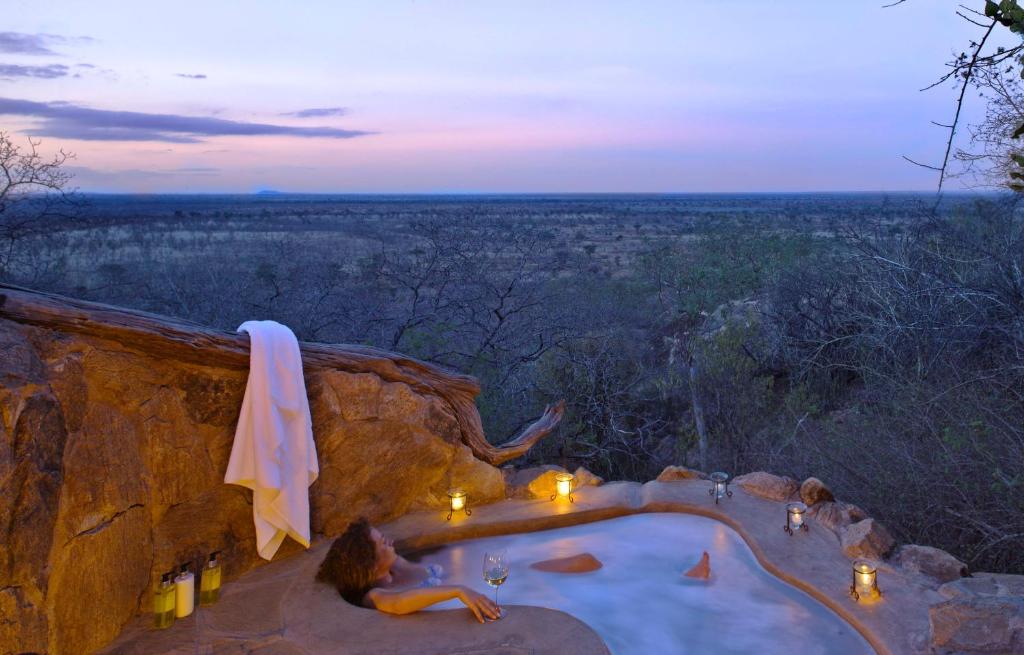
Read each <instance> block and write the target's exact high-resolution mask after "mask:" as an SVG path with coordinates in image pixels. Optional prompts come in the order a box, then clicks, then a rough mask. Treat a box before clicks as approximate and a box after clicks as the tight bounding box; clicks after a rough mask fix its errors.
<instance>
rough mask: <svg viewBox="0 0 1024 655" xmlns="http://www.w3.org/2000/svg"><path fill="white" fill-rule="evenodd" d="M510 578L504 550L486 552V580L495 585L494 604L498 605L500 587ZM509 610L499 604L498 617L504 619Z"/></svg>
mask: <svg viewBox="0 0 1024 655" xmlns="http://www.w3.org/2000/svg"><path fill="white" fill-rule="evenodd" d="M507 579H508V556H507V555H506V554H505V553H504V552H500V553H485V554H484V582H486V583H487V584H489V585H491V586H492V587H494V604H495V605H498V587H500V586H501V585H503V584H505V580H507ZM506 614H508V612H507V611H505V610H504V609H502V608H501V606H500V605H498V618H499V619H503V618H505V615H506Z"/></svg>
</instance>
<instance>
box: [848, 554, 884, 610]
mask: <svg viewBox="0 0 1024 655" xmlns="http://www.w3.org/2000/svg"><path fill="white" fill-rule="evenodd" d="M881 595H882V592H881V590H879V588H878V569H877V567H875V565H874V564H873V563H872V562H869V561H867V560H863V559H859V560H855V561H854V562H853V582H851V583H850V596H851V597H852V598H853V599H854V600H858V601H859V600H871V599H874V598H879V597H881Z"/></svg>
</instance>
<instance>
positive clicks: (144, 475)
mask: <svg viewBox="0 0 1024 655" xmlns="http://www.w3.org/2000/svg"><path fill="white" fill-rule="evenodd" d="M5 293H7V290H5V289H3V288H0V539H2V542H0V646H2V647H0V652H2V653H7V652H9V649H8V645H9V644H16V645H17V646H16V648H15V649H14V651H13V652H19V653H20V652H38V653H44V652H45V653H49V654H50V655H62V654H75V655H78V654H79V653H90V652H92V651H94V650H96V649H98V648H100V647H101V646H103V645H104V644H105V643H107V642H108V641H110V640H111V639H112V638H114V637H115V636H116V635H117V634H118V632H119V631H120V630H121V629H122V627H123V626H124V624H125V623H126V622H127V621H129V620H130V619H131V618H132V617H133V616H134V615H135V614H136V613H138V612H140V611H143V612H146V611H149V608H150V606H151V602H152V596H151V589H152V587H153V585H154V583H155V582H156V581H158V580H159V577H160V574H161V573H163V572H166V571H170V570H171V569H172V568H176V567H177V565H180V564H182V563H185V562H192V563H194V564H198V563H199V562H200V561H201V560H202V559H203V558H205V557H206V555H208V554H209V553H210V552H212V551H215V550H219V551H221V552H222V562H223V566H224V575H225V577H226V579H233V578H235V577H237V576H238V575H240V574H241V573H243V572H244V571H246V570H247V569H250V568H252V567H254V566H256V565H258V564H259V563H260V562H261V560H260V559H259V558H258V556H257V554H256V551H255V536H254V528H253V522H252V504H251V502H252V501H251V492H250V491H248V490H246V489H243V488H241V487H236V486H231V485H225V484H224V483H223V475H224V470H225V468H226V466H227V460H228V456H229V454H230V452H231V445H232V440H233V437H234V425H235V421H236V420H237V416H238V410H239V408H240V406H241V401H242V395H243V393H244V390H245V383H246V377H247V366H246V365H245V364H244V363H243V365H242V366H238V365H235V364H233V363H232V361H233V360H232V361H229V360H227V359H225V358H224V357H223V356H222V355H221V353H219V352H218V351H217V349H216V348H215V347H212V346H211V347H207V348H206V350H204V349H203V348H199V349H197V350H195V352H192V353H190V351H188V350H187V349H186V350H184V351H182V350H181V349H180V348H179V347H178V346H176V345H174V344H170V345H168V344H165V343H154V344H153V350H152V351H151V350H149V349H148V348H149V346H148V344H146V343H145V342H144V341H143V342H132V343H130V344H126V343H123V342H122V341H119V340H117V339H113V338H110V336H109V334H106V333H104V332H103V331H102V326H96V325H93V324H90V323H89V322H87V321H83V322H79V323H75V324H74V325H73V326H72V328H70V329H68V330H63V329H52V328H48V327H43V326H42V325H45V323H44V322H41V321H35V320H34V319H33V320H27V319H26V318H25V316H24V315H22V314H18V313H17V312H15V311H14V310H11V307H12V303H10V302H7V301H9V300H10V298H9V297H6V296H5V295H4V294H5ZM5 302H6V304H4V303H5ZM108 310H109V308H108ZM109 311H111V312H113V311H115V310H109ZM198 329H201V328H198V327H197V330H198ZM98 335H103V336H98ZM153 339H154V340H156V341H159V337H156V336H155V337H153ZM200 341H201V340H200ZM172 346H173V347H174V348H178V350H174V351H173V352H174V353H184V354H183V355H182V356H181V357H179V356H177V355H175V356H169V355H167V353H166V352H164V350H163V349H165V348H171V347H172ZM354 352H355V354H354V355H353V356H352V357H351V358H350V360H347V361H346V365H345V366H346V368H347V370H339V368H338V367H335V366H332V365H330V363H329V359H330V358H329V356H326V355H324V356H321V357H319V358H313V362H312V363H309V361H308V360H307V363H306V365H305V377H306V387H307V391H308V394H309V399H310V409H311V412H312V417H313V434H314V437H315V439H316V445H317V451H318V457H319V462H320V470H321V473H320V478H319V479H318V480H317V482H315V483H314V484H313V486H312V487H311V488H310V505H311V521H312V528H313V531H314V533H315V534H316V535H320V536H332V535H335V534H338V533H339V532H341V531H342V530H343V529H344V528H345V526H346V525H347V523H348V522H349V521H350V520H352V519H353V518H355V517H357V516H359V515H365V516H367V517H368V518H370V520H371V521H374V522H383V521H387V520H389V519H392V518H394V517H397V516H399V515H401V514H404V513H406V512H408V511H409V510H412V509H419V508H437V509H438V511H443V510H442V509H441V508H442V507H443V506H444V504H445V503H446V502H447V494H446V491H447V489H448V488H449V487H451V486H456V485H457V486H461V487H463V488H465V489H466V490H467V491H468V493H469V498H470V502H471V503H473V502H484V501H489V500H496V499H501V498H504V497H505V481H504V479H503V477H502V474H501V471H499V470H498V469H497V468H495V467H494V466H491V465H490V464H486V463H484V462H483V461H481V460H480V459H477V457H475V456H474V453H473V452H472V451H471V450H470V448H469V447H467V445H466V443H465V440H464V439H463V438H462V437H463V436H464V434H465V424H466V420H467V419H466V416H465V408H464V407H462V408H460V407H456V406H453V404H452V403H451V402H449V400H448V399H446V397H445V396H444V394H442V393H438V392H436V389H437V388H439V387H438V386H437V385H442V384H444V380H446V379H447V378H446V377H445V376H447V375H448V374H447V373H445V372H444V371H440V370H436V369H435V370H431V369H429V367H428V368H425V369H421V370H424V371H427V372H428V373H429V374H430V375H432V376H433V377H432V378H431V381H430V384H428V383H427V382H424V383H422V384H420V383H417V382H415V381H414V380H412V379H409V376H405V377H404V378H403V377H402V374H401V371H400V370H399V368H400V366H401V365H402V361H403V360H401V359H400V358H398V357H395V356H392V359H391V360H386V361H384V362H383V363H382V362H381V360H380V359H373V358H372V357H371V356H370V355H376V352H372V353H368V354H367V353H364V352H363V351H359V350H355V351H354ZM360 358H364V359H365V361H366V370H362V371H360V370H357V369H358V365H359V362H360V361H363V359H360ZM304 359H305V355H304ZM353 362H355V364H353ZM388 362H391V363H388ZM417 365H418V366H420V367H424V366H425V365H423V364H417ZM453 379H454V378H453ZM401 380H405V381H401ZM463 380H464V378H463ZM431 384H433V385H434V386H431ZM470 419H471V420H470V423H472V420H475V421H477V422H478V421H479V417H478V416H476V417H475V418H474V417H470ZM300 548H301V547H300V546H298V545H297V544H295V543H294V542H292V541H291V540H286V541H285V545H284V546H282V548H281V550H280V551H279V554H278V557H287V556H288V554H289V553H294V552H296V551H297V550H298V549H300ZM193 570H196V569H195V568H194V569H193Z"/></svg>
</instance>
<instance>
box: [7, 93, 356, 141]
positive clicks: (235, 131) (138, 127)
mask: <svg viewBox="0 0 1024 655" xmlns="http://www.w3.org/2000/svg"><path fill="white" fill-rule="evenodd" d="M3 114H7V115H14V116H27V117H31V118H36V119H39V120H40V122H39V124H38V125H37V126H36V127H35V129H34V130H32V133H33V134H37V135H39V136H53V137H61V138H66V139H82V140H87V141H163V142H167V143H201V142H202V141H203V137H211V136H296V137H305V138H313V137H322V138H328V139H351V138H354V137H357V136H364V135H367V134H373V133H372V132H364V131H360V130H343V129H340V128H336V127H293V126H289V125H272V124H268V123H248V122H244V121H231V120H225V119H222V118H210V117H207V116H182V115H179V114H148V113H142V112H135V111H110V110H106V109H91V108H89V107H82V106H80V105H75V104H71V103H68V102H33V101H31V100H17V99H14V98H0V115H3Z"/></svg>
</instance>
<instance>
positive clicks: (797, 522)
mask: <svg viewBox="0 0 1024 655" xmlns="http://www.w3.org/2000/svg"><path fill="white" fill-rule="evenodd" d="M806 511H807V505H804V504H803V503H800V502H794V503H787V504H786V526H785V528H784V529H785V530H786V532H788V533H789V534H790V535H792V534H794V533H795V532H796V531H797V530H806V529H807V524H806V523H804V513H805V512H806Z"/></svg>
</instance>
